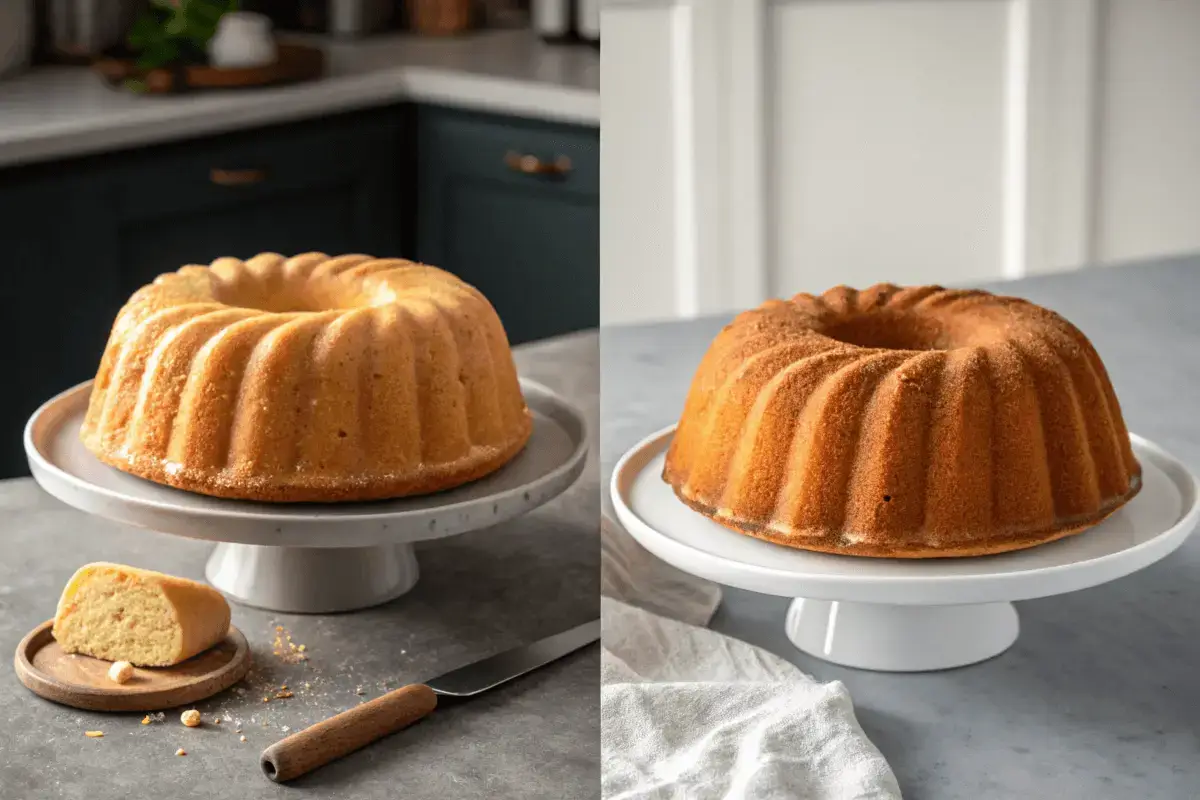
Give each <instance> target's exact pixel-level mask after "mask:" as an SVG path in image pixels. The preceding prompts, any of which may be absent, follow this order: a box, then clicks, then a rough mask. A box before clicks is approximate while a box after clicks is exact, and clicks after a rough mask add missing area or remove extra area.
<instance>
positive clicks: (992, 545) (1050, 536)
mask: <svg viewBox="0 0 1200 800" xmlns="http://www.w3.org/2000/svg"><path fill="white" fill-rule="evenodd" d="M663 479H664V480H666V481H667V482H668V483H672V481H671V479H670V478H669V477H667V475H665V474H664V475H663ZM1141 488H1142V482H1141V478H1140V477H1138V478H1135V479H1134V481H1133V484H1132V486H1131V487H1130V490H1129V493H1128V494H1126V495H1125V496H1124V497H1121V498H1119V499H1118V500H1117V501H1115V502H1114V503H1113V504H1111V505H1110V506H1109V507H1107V508H1104V509H1101V510H1100V511H1099V512H1098V513H1097V514H1095V515H1094V516H1091V517H1089V518H1087V519H1083V520H1076V521H1074V522H1071V523H1065V524H1063V525H1062V526H1060V527H1058V528H1052V529H1050V530H1047V531H1034V532H1031V533H1025V534H1020V535H1013V534H998V535H996V536H992V537H990V538H988V539H986V540H983V541H979V542H974V543H971V544H959V545H948V546H946V547H925V548H921V547H914V546H911V545H908V546H900V547H896V546H888V545H871V544H851V543H848V542H846V541H844V540H843V539H832V538H826V539H822V538H815V537H804V538H803V539H802V540H799V541H798V540H797V538H796V537H794V536H786V535H783V534H780V533H776V532H774V531H771V530H769V529H764V528H762V527H761V526H757V527H756V526H755V525H754V523H747V522H744V521H742V520H738V519H735V518H733V517H731V516H729V515H728V514H721V513H720V512H718V511H717V510H716V509H714V508H712V507H709V506H704V505H701V504H700V503H697V502H695V501H694V500H692V499H690V498H688V497H685V496H684V495H683V494H681V493H680V492H679V490H678V489H676V490H675V496H676V497H678V498H679V499H680V500H682V501H683V502H684V503H686V504H687V505H688V506H690V507H691V508H692V510H693V511H697V512H699V513H700V514H703V515H704V516H706V517H708V518H709V519H711V520H712V521H713V522H716V523H717V524H719V525H722V526H723V527H726V528H729V529H731V530H734V531H737V532H738V533H744V534H746V535H747V536H753V537H754V538H755V539H763V540H764V541H768V542H773V543H775V544H781V545H784V546H786V547H795V548H797V549H800V550H812V551H814V552H818V553H831V554H834V555H844V556H866V557H870V558H911V559H923V558H968V557H973V556H991V555H998V554H1000V553H1008V552H1012V551H1014V550H1027V549H1028V548H1030V547H1036V546H1037V545H1040V544H1047V543H1049V542H1054V541H1057V540H1059V539H1065V538H1067V537H1068V536H1074V535H1075V534H1077V533H1083V532H1084V531H1086V530H1087V529H1088V528H1092V527H1095V526H1096V525H1099V524H1100V523H1101V522H1103V521H1104V520H1105V519H1107V518H1108V517H1109V516H1110V515H1111V514H1112V513H1113V512H1114V511H1116V510H1117V509H1118V508H1120V507H1121V506H1123V505H1125V503H1127V502H1129V501H1130V500H1132V499H1133V498H1134V496H1135V495H1136V494H1137V493H1138V492H1139V491H1140V490H1141Z"/></svg>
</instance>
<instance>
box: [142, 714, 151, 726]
mask: <svg viewBox="0 0 1200 800" xmlns="http://www.w3.org/2000/svg"><path fill="white" fill-rule="evenodd" d="M142 724H143V725H149V724H150V715H149V714H147V715H146V716H144V717H142Z"/></svg>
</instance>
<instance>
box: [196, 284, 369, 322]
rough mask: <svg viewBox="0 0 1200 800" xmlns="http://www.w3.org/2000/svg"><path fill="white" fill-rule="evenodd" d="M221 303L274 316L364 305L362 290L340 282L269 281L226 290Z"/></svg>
mask: <svg viewBox="0 0 1200 800" xmlns="http://www.w3.org/2000/svg"><path fill="white" fill-rule="evenodd" d="M217 299H218V300H219V301H220V302H222V303H225V304H226V305H231V306H237V307H239V308H253V309H256V310H258V311H269V312H272V313H276V314H280V313H295V312H310V313H311V312H319V311H333V310H336V309H349V308H357V307H359V306H362V305H368V304H370V303H369V301H368V302H363V299H362V298H361V297H360V292H359V291H358V287H356V286H354V285H352V284H349V283H345V282H342V281H338V280H319V279H318V280H311V279H310V280H304V281H293V282H288V281H266V282H263V283H262V284H258V285H248V286H247V285H243V286H238V287H236V288H235V287H228V286H227V287H223V289H221V290H218V297H217Z"/></svg>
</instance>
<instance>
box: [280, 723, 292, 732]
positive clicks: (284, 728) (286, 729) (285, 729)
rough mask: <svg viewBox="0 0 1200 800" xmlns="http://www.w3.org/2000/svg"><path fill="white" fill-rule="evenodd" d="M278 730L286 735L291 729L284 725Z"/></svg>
mask: <svg viewBox="0 0 1200 800" xmlns="http://www.w3.org/2000/svg"><path fill="white" fill-rule="evenodd" d="M280 730H282V731H283V732H284V733H287V732H288V731H290V730H291V727H289V726H287V725H284V726H283V727H282V728H281V729H280Z"/></svg>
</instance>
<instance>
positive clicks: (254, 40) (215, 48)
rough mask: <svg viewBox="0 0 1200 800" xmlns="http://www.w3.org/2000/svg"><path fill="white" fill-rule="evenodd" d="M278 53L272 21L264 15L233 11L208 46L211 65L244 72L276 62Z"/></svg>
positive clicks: (218, 27) (223, 18)
mask: <svg viewBox="0 0 1200 800" xmlns="http://www.w3.org/2000/svg"><path fill="white" fill-rule="evenodd" d="M276 58H278V51H277V49H276V47H275V36H274V35H273V34H272V32H271V20H270V19H268V18H267V17H264V16H263V15H262V14H253V13H250V12H248V11H230V12H229V13H227V14H225V15H223V16H222V17H221V19H220V21H219V22H218V23H217V32H216V34H215V35H214V36H213V38H212V39H211V40H210V41H209V43H208V60H209V63H210V64H211V65H212V66H214V67H218V68H220V69H244V68H246V67H261V66H264V65H266V64H273V63H275V60H276Z"/></svg>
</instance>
